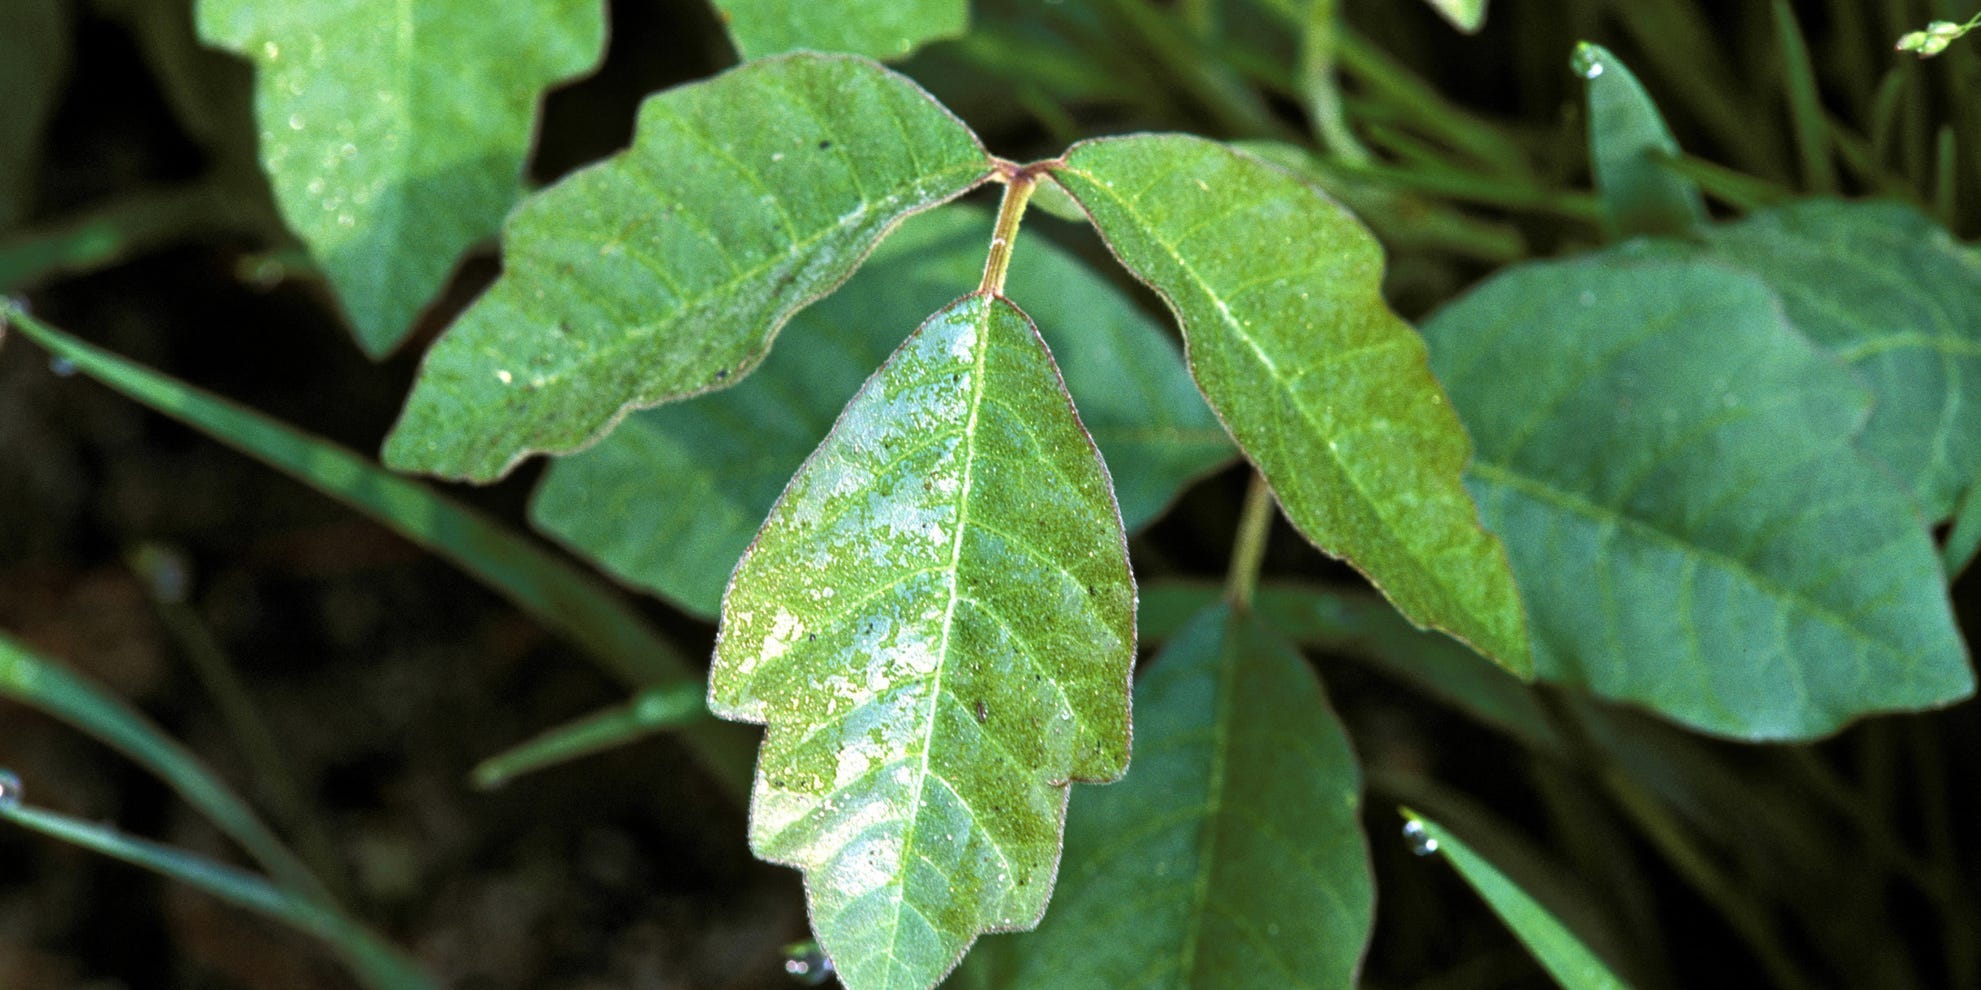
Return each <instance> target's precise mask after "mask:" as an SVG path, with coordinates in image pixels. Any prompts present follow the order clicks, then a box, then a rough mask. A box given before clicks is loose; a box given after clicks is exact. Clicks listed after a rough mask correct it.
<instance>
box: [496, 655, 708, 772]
mask: <svg viewBox="0 0 1981 990" xmlns="http://www.w3.org/2000/svg"><path fill="white" fill-rule="evenodd" d="M707 696H708V691H707V689H706V688H705V687H703V685H702V683H701V682H700V681H692V682H687V683H682V684H670V685H668V686H666V687H657V688H649V689H648V690H645V691H642V692H640V693H639V694H638V695H635V696H634V697H633V699H632V700H631V701H627V702H625V703H624V704H619V705H614V706H612V707H610V708H607V709H604V710H603V711H598V712H593V713H592V714H590V715H586V716H584V717H582V718H579V719H576V720H574V721H571V722H567V723H565V724H563V725H561V726H558V727H556V728H553V729H550V730H549V731H547V732H544V733H543V734H542V735H539V736H537V737H536V738H534V739H531V740H530V741H528V742H526V743H523V744H522V745H520V746H517V747H515V748H514V749H510V750H507V751H505V752H502V753H498V754H496V755H495V756H491V757H489V758H488V759H486V760H483V761H482V762H481V764H480V765H479V766H476V767H475V773H474V780H475V786H476V787H479V788H481V789H482V790H485V791H490V790H494V789H496V788H498V787H502V786H504V785H506V784H508V783H509V782H510V781H512V780H515V779H516V778H517V777H520V776H522V775H524V774H526V773H533V772H535V771H538V770H542V769H544V768H546V767H552V766H556V765H557V764H559V763H568V762H570V761H572V760H575V759H578V758H579V757H582V756H590V755H591V754H593V753H602V752H604V751H606V750H608V749H612V748H614V747H618V746H624V745H625V744H627V743H630V742H633V741H635V740H639V739H644V738H646V737H648V736H651V735H655V734H658V733H661V732H665V731H667V730H669V729H678V728H680V727H682V726H684V725H690V724H693V723H695V722H699V721H701V720H703V719H705V718H707V717H708V704H707Z"/></svg>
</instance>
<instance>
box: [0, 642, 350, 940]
mask: <svg viewBox="0 0 1981 990" xmlns="http://www.w3.org/2000/svg"><path fill="white" fill-rule="evenodd" d="M0 697H4V698H11V699H13V700H14V701H17V702H20V703H21V704H24V705H26V706H28V707H29V708H33V709H35V710H37V711H40V712H43V713H45V714H47V715H49V716H52V717H54V718H56V719H59V720H61V721H63V722H66V723H68V724H69V725H71V726H74V727H75V728H77V729H79V730H81V731H82V732H83V733H85V734H87V735H89V736H90V737H92V738H94V739H96V740H97V741H99V742H101V743H103V744H104V745H106V746H109V747H110V748H111V749H114V750H116V751H117V752H119V753H122V754H124V755H125V756H126V757H129V758H130V759H131V760H132V761H133V762H135V763H137V764H138V765H139V766H141V767H144V768H145V769H146V770H149V771H151V773H152V774H153V775H154V776H156V777H158V779H160V780H163V781H164V782H165V783H166V784H167V785H169V786H170V787H171V788H172V790H174V791H176V792H177V793H178V794H179V796H180V797H182V798H184V799H185V801H186V803H187V804H190V805H192V806H193V807H194V808H197V809H198V810H199V812H200V813H201V814H203V815H205V816H206V817H207V819H208V820H209V821H211V822H213V824H214V825H215V826H217V827H219V829H220V831H221V832H223V833H225V834H226V835H227V837H228V838H231V839H233V840H234V841H235V842H236V843H238V844H239V845H240V847H241V848H242V849H244V850H246V851H247V854H248V855H250V856H252V857H254V859H255V862H257V863H260V864H261V865H262V868H263V869H265V870H267V871H268V872H269V873H270V874H272V875H273V876H274V877H275V878H276V879H277V880H278V881H279V882H281V883H282V884H283V885H284V886H286V887H289V888H292V889H294V890H295V891H297V892H298V893H300V894H303V895H305V896H308V897H312V898H315V899H317V900H319V901H321V902H323V903H325V904H329V903H331V902H332V901H331V897H330V894H329V892H328V891H326V890H325V889H324V887H323V885H322V884H321V883H319V882H318V881H317V879H316V877H315V876H314V875H313V874H311V873H310V871H309V868H308V867H307V866H304V865H303V863H302V861H301V860H299V859H297V858H296V855H295V854H294V853H292V852H290V851H289V848H288V847H287V846H285V845H283V843H282V840H281V839H279V838H276V836H275V833H274V832H273V831H270V830H269V828H268V826H267V825H265V824H263V823H262V821H261V819H260V818H259V817H257V816H256V815H255V813H254V811H253V810H252V809H250V808H249V807H248V804H247V802H246V801H243V800H241V799H240V798H239V797H238V796H236V795H235V793H234V791H233V790H232V789H231V788H229V787H228V786H227V785H226V784H224V783H222V782H221V780H220V778H218V777H216V776H214V775H213V773H212V772H211V771H209V770H208V769H207V768H206V766H205V765H204V764H202V763H201V762H200V761H199V758H198V757H196V756H194V755H193V754H192V753H191V752H189V751H187V750H186V748H185V747H183V746H181V745H179V744H178V743H177V742H174V741H173V740H172V738H171V737H170V736H167V735H166V734H165V733H164V732H161V731H159V729H158V728H157V727H156V726H154V725H152V723H151V721H150V720H149V719H147V718H145V717H144V716H143V715H141V714H139V713H138V712H137V711H136V710H135V709H133V708H131V707H130V706H129V705H126V704H125V703H123V702H122V701H119V700H118V699H116V698H115V697H113V696H111V695H110V694H109V693H108V692H106V691H103V690H102V689H100V688H98V687H97V686H96V685H94V684H91V683H90V682H88V681H86V680H84V679H82V678H80V677H77V676H76V675H74V674H71V673H69V671H68V670H67V669H65V668H63V667H62V666H61V665H60V664H57V663H55V662H53V661H51V660H49V659H47V658H45V657H42V656H39V655H37V654H35V653H33V652H31V651H30V650H28V649H27V648H26V647H24V646H22V645H21V644H19V643H16V642H14V641H13V640H12V639H9V638H7V637H6V636H4V635H0Z"/></svg>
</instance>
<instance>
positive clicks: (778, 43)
mask: <svg viewBox="0 0 1981 990" xmlns="http://www.w3.org/2000/svg"><path fill="white" fill-rule="evenodd" d="M715 6H716V9H717V10H719V11H721V13H722V22H723V25H724V26H725V27H727V28H728V29H729V37H730V40H732V41H734V42H735V43H736V51H737V53H739V54H741V55H742V56H743V57H744V58H745V59H753V58H763V57H764V56H766V55H778V54H782V53H784V52H789V51H796V50H798V49H801V48H805V49H811V50H813V51H821V52H851V53H853V54H855V55H867V56H870V57H873V58H880V59H895V58H902V57H904V56H906V55H907V54H908V53H909V52H912V51H914V50H915V49H916V48H918V47H920V46H921V45H922V44H923V43H924V42H929V41H935V40H937V39H939V38H955V37H958V36H960V35H962V34H963V32H964V31H965V30H966V29H968V28H969V26H970V4H969V2H968V0H837V2H834V3H817V2H804V0H800V2H792V0H715Z"/></svg>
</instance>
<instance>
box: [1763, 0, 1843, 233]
mask: <svg viewBox="0 0 1981 990" xmlns="http://www.w3.org/2000/svg"><path fill="white" fill-rule="evenodd" d="M1774 7H1775V34H1776V43H1777V44H1779V45H1780V46H1781V52H1782V85H1783V86H1784V87H1786V89H1787V93H1788V112H1789V123H1790V126H1791V127H1792V128H1793V130H1794V132H1795V150H1796V153H1797V154H1798V155H1799V156H1800V157H1801V159H1802V183H1803V185H1804V186H1805V187H1807V188H1808V190H1809V191H1810V192H1814V193H1821V194H1824V195H1828V196H1834V195H1836V194H1837V191H1838V189H1840V188H1841V187H1840V186H1839V185H1838V184H1837V169H1836V165H1835V164H1834V163H1832V162H1831V161H1830V136H1829V127H1828V125H1827V120H1826V118H1825V117H1824V116H1823V99H1822V95H1821V94H1820V93H1819V92H1817V89H1816V68H1815V66H1814V65H1812V64H1810V61H1809V44H1808V43H1807V42H1806V41H1804V40H1803V38H1802V27H1801V25H1799V24H1797V23H1796V20H1795V12H1794V11H1793V10H1791V9H1789V6H1788V3H1787V0H1775V4H1774Z"/></svg>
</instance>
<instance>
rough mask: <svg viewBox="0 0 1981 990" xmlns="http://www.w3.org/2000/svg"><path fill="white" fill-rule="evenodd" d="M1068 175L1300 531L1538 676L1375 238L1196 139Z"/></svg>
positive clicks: (1413, 611) (1429, 620) (1123, 144)
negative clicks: (1159, 305)
mask: <svg viewBox="0 0 1981 990" xmlns="http://www.w3.org/2000/svg"><path fill="white" fill-rule="evenodd" d="M1065 161H1066V164H1065V167H1063V168H1061V169H1058V170H1056V171H1055V172H1054V173H1053V177H1054V178H1055V179H1057V180H1058V181H1059V182H1060V184H1061V185H1063V186H1065V187H1066V189H1067V191H1068V192H1070V193H1072V194H1073V197H1074V198H1075V199H1077V200H1079V201H1080V203H1081V205H1082V206H1083V207H1085V208H1086V210H1087V211H1088V213H1089V214H1090V215H1092V217H1093V219H1094V223H1095V225H1096V226H1098V227H1099V228H1100V231H1101V234H1102V235H1103V236H1104V237H1105V238H1106V239H1107V242H1108V245H1109V247H1111V248H1112V249H1113V250H1114V253H1115V254H1116V256H1117V257H1119V258H1120V259H1121V260H1122V262H1123V263H1124V264H1126V265H1127V266H1128V268H1129V269H1130V270H1131V271H1133V272H1134V273H1135V274H1136V276H1137V277H1139V278H1141V279H1142V280H1143V281H1144V282H1147V283H1148V284H1149V285H1150V286H1151V287H1153V288H1154V289H1155V290H1156V291H1157V292H1158V293H1160V294H1161V295H1162V296H1163V298H1164V299H1165V301H1167V302H1168V303H1169V306H1170V308H1171V309H1172V310H1173V311H1174V312H1175V313H1176V314H1177V316H1178V318H1179V319H1180V321H1181V322H1182V324H1183V332H1184V337H1185V340H1186V353H1187V355H1188V358H1189V362H1190V370H1191V373H1192V374H1193V375H1195V376H1196V379H1197V385H1198V387H1199V388H1201V389H1202V390H1203V392H1204V395H1205V396H1206V397H1207V398H1208V399H1209V400H1210V404H1211V408H1213V409H1215V410H1217V412H1218V415H1219V416H1220V417H1221V418H1222V419H1223V420H1224V423H1225V426H1226V427H1227V428H1228V429H1229V430H1230V431H1231V435H1232V436H1233V437H1234V438H1236V439H1237V441H1238V445H1239V447H1240V448H1241V449H1243V450H1244V451H1245V453H1246V455H1247V456H1248V457H1250V458H1251V459H1252V462H1253V463H1254V464H1256V465H1258V467H1259V470H1260V471H1261V472H1262V473H1263V474H1264V475H1265V477H1266V480H1267V481H1268V482H1270V483H1271V484H1272V487H1273V493H1274V494H1275V495H1276V496H1278V498H1279V502H1280V505H1281V507H1283V508H1284V509H1285V511H1286V515H1287V518H1288V519H1290V520H1292V522H1293V524H1294V525H1295V526H1297V527H1298V528H1299V529H1300V531H1301V532H1302V533H1303V534H1305V535H1306V537H1307V538H1308V539H1310V540H1312V541H1313V542H1314V543H1315V545H1317V546H1319V547H1320V548H1322V549H1323V550H1326V551H1327V552H1329V553H1332V554H1337V555H1339V556H1342V557H1345V558H1347V559H1348V561H1349V562H1350V563H1353V564H1354V565H1355V566H1356V567H1357V568H1358V569H1359V570H1361V571H1362V572H1363V573H1364V574H1367V575H1368V576H1369V578H1370V579H1371V580H1372V581H1374V582H1375V583H1376V584H1377V585H1378V586H1379V587H1381V588H1382V589H1383V591H1384V593H1386V594H1387V595H1388V596H1389V598H1390V600H1391V601H1392V602H1395V603H1396V605H1397V607H1398V608H1399V609H1401V610H1402V611H1403V613H1404V614H1405V615H1407V616H1409V617H1410V618H1411V619H1412V620H1413V621H1415V622H1418V623H1422V624H1425V625H1431V626H1436V627H1438V628H1440V629H1444V630H1446V631H1448V632H1450V633H1452V634H1453V635H1456V636H1458V637H1459V638H1460V639H1463V640H1465V641H1466V642H1468V643H1471V644H1473V645H1474V646H1475V647H1477V648H1478V649H1479V650H1480V651H1481V652H1484V653H1486V654H1487V655H1488V656H1491V657H1493V658H1494V659H1496V660H1498V661H1499V662H1500V663H1502V664H1504V665H1506V666H1507V667H1509V668H1511V669H1513V670H1515V671H1524V670H1526V669H1527V665H1528V657H1527V649H1528V647H1527V641H1526V632H1525V630H1524V629H1523V628H1522V618H1521V611H1520V600H1519V596H1518V594H1517V593H1516V591H1515V589H1514V584H1513V576H1512V573H1511V572H1510V571H1509V570H1508V567H1507V561H1506V556H1505V553H1504V552H1503V551H1502V550H1501V548H1500V546H1499V542H1498V541H1497V540H1496V539H1494V538H1493V537H1492V535H1490V534H1489V533H1487V532H1486V531H1485V530H1484V529H1482V528H1480V525H1479V518H1478V512H1477V510H1476V509H1475V508H1474V506H1473V504H1472V500H1471V498H1470V496H1468V495H1467V494H1466V491H1465V488H1464V485H1463V483H1462V481H1461V476H1462V474H1463V471H1464V468H1465V462H1466V460H1467V458H1468V457H1469V456H1470V454H1471V446H1470V443H1469V442H1468V441H1467V439H1466V436H1465V431H1464V429H1463V428H1462V427H1461V426H1460V425H1459V422H1458V417H1457V416H1455V415H1453V413H1452V411H1451V409H1450V407H1449V405H1448V404H1447V403H1446V401H1445V397H1444V393H1443V391H1442V390H1441V389H1440V388H1439V386H1438V383H1437V380H1436V379H1434V378H1433V377H1431V372H1430V369H1429V368H1428V367H1427V366H1426V363H1425V355H1424V344H1423V341H1422V340H1420V339H1419V338H1418V337H1417V335H1416V333H1414V332H1413V331H1412V330H1411V328H1410V326H1409V325H1408V324H1406V323H1404V322H1403V321H1402V320H1401V319H1399V318H1398V317H1397V316H1396V314H1394V313H1392V312H1390V310H1389V307H1388V306H1387V305H1386V304H1385V303H1384V302H1383V300H1382V296H1381V295H1380V293H1379V291H1378V287H1379V286H1378V284H1379V282H1380V281H1381V277H1382V252H1381V249H1380V248H1379V247H1378V246H1377V245H1376V242H1375V240H1374V239H1373V238H1371V237H1370V236H1369V234H1368V232H1367V231H1366V230H1364V229H1363V228H1362V226H1361V225H1360V224H1358V223H1356V222H1355V220H1354V219H1353V218H1352V217H1350V216H1349V215H1348V214H1347V213H1346V212H1344V211H1343V210H1342V209H1341V208H1340V207H1338V206H1336V205H1335V204H1334V203H1333V202H1332V201H1330V200H1328V199H1327V198H1326V197H1325V196H1323V195H1322V194H1321V193H1320V192H1319V191H1318V190H1317V189H1315V188H1314V187H1313V186H1311V185H1309V184H1308V183H1306V182H1305V181H1303V180H1301V179H1299V178H1298V177H1296V176H1295V175H1293V174H1292V173H1290V172H1286V171H1283V170H1281V169H1279V168H1277V167H1274V166H1272V165H1268V164H1266V163H1265V162H1263V161H1260V160H1259V159H1257V158H1254V157H1252V156H1250V155H1246V154H1242V153H1240V152H1236V151H1233V150H1231V149H1230V148H1227V147H1225V146H1223V145H1219V144H1216V143H1213V142H1210V141H1204V140H1201V139H1198V138H1191V137H1184V136H1177V135H1140V136H1133V137H1125V138H1113V139H1103V140H1098V141H1088V142H1083V143H1081V144H1079V145H1075V146H1074V148H1073V150H1072V151H1070V152H1068V153H1067V155H1066V159H1065Z"/></svg>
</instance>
